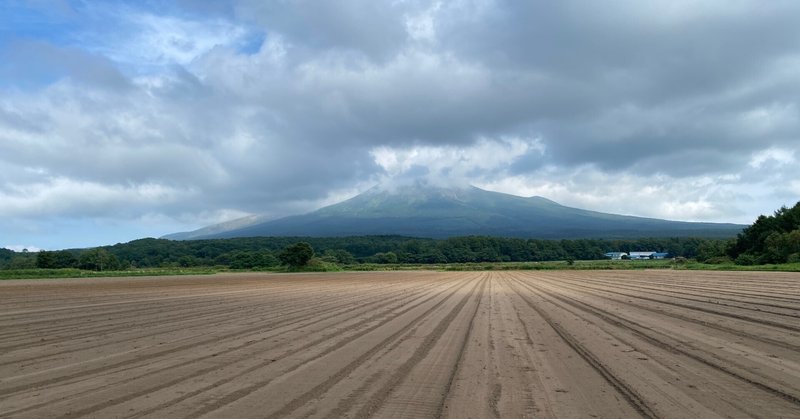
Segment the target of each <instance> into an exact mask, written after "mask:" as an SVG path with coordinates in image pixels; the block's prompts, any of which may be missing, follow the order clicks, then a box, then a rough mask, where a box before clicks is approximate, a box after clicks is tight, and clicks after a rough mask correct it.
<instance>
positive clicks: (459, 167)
mask: <svg viewBox="0 0 800 419" xmlns="http://www.w3.org/2000/svg"><path fill="white" fill-rule="evenodd" d="M544 153H545V146H544V145H543V144H542V142H541V140H540V139H539V138H519V137H510V138H502V139H488V138H483V139H480V140H478V141H477V142H476V143H474V144H472V145H470V146H461V147H456V146H413V147H407V148H398V147H386V146H382V147H376V148H374V149H372V151H370V154H371V155H372V157H373V158H374V160H375V163H376V164H377V165H378V166H380V167H381V168H382V169H383V170H384V172H385V174H386V176H387V178H385V179H383V182H390V181H391V180H392V179H398V178H404V177H408V176H412V177H424V178H426V179H427V180H428V182H429V183H430V184H434V185H448V184H465V183H469V182H470V181H472V179H475V178H480V177H482V176H487V175H492V176H497V174H498V173H505V171H506V168H507V167H508V166H509V165H510V164H512V163H514V162H515V161H516V160H517V159H519V158H520V157H523V156H526V155H529V154H536V155H539V156H542V155H544ZM420 169H424V172H423V173H419V170H420Z"/></svg>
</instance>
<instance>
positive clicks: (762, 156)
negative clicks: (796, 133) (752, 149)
mask: <svg viewBox="0 0 800 419" xmlns="http://www.w3.org/2000/svg"><path fill="white" fill-rule="evenodd" d="M794 153H795V152H794V150H788V149H782V148H776V147H772V148H768V149H766V150H761V151H759V152H756V153H754V154H753V156H752V157H751V158H750V162H749V163H748V164H749V165H750V167H753V168H755V169H761V168H762V167H764V165H765V164H770V165H772V168H774V167H775V166H785V165H790V164H794V163H797V160H796V159H795V157H794Z"/></svg>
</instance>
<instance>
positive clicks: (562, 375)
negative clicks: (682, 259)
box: [0, 271, 800, 418]
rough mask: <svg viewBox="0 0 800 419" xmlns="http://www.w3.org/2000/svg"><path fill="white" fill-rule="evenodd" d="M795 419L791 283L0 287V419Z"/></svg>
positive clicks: (227, 279)
mask: <svg viewBox="0 0 800 419" xmlns="http://www.w3.org/2000/svg"><path fill="white" fill-rule="evenodd" d="M82 416H86V417H102V418H111V417H119V418H130V417H133V418H137V417H153V418H165V417H181V418H184V417H200V416H207V417H221V418H243V417H328V418H340V417H372V416H374V417H440V416H441V417H453V418H468V417H472V418H491V417H604V418H605V417H626V418H627V417H676V418H677V417H685V418H700V417H702V418H713V417H769V418H779V417H787V418H788V417H800V275H798V274H788V273H786V274H784V273H733V272H685V271H645V272H632V271H631V272H628V271H623V272H616V271H597V272H595V271H553V272H467V273H462V272H459V273H440V272H385V273H337V274H306V275H299V274H294V275H274V274H235V275H216V276H202V277H161V278H114V279H91V280H74V279H72V280H42V281H3V282H0V417H24V418H28V417H82Z"/></svg>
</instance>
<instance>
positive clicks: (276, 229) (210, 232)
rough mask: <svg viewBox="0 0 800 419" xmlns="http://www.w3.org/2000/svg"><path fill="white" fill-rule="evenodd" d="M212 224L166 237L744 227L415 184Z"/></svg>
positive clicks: (710, 231)
mask: <svg viewBox="0 0 800 419" xmlns="http://www.w3.org/2000/svg"><path fill="white" fill-rule="evenodd" d="M234 224H235V223H234ZM214 227H218V226H209V227H205V228H204V229H200V230H195V232H188V233H176V234H173V235H169V236H165V238H173V239H179V240H180V239H189V238H191V239H208V238H231V237H253V236H309V237H338V236H358V235H403V236H411V237H429V238H447V237H455V236H470V235H481V236H499V237H520V238H545V239H576V238H611V239H613V238H633V237H680V236H682V237H709V238H711V237H718V238H722V237H734V236H735V235H736V234H737V233H739V232H740V231H741V230H742V229H743V228H744V227H745V226H744V225H737V224H729V223H705V222H686V221H669V220H661V219H656V218H647V217H637V216H630V215H617V214H608V213H602V212H597V211H591V210H584V209H580V208H573V207H567V206H564V205H561V204H559V203H557V202H555V201H552V200H549V199H547V198H543V197H539V196H532V197H521V196H516V195H510V194H504V193H501V192H493V191H486V190H483V189H480V188H477V187H475V186H468V187H459V188H442V187H435V186H427V185H421V184H418V183H417V184H413V185H406V186H399V187H396V188H383V187H379V186H376V187H373V188H371V189H369V190H367V191H366V192H364V193H362V194H359V195H356V196H355V197H352V198H350V199H347V200H344V201H342V202H339V203H337V204H333V205H329V206H326V207H323V208H320V209H318V210H316V211H312V212H309V213H306V214H300V215H293V216H288V217H283V218H279V219H275V220H269V221H263V222H258V220H256V222H253V223H250V224H247V225H238V226H236V227H234V228H229V229H224V228H217V229H215V228H214Z"/></svg>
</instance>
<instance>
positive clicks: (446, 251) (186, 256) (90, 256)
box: [0, 236, 728, 270]
mask: <svg viewBox="0 0 800 419" xmlns="http://www.w3.org/2000/svg"><path fill="white" fill-rule="evenodd" d="M297 243H307V244H308V246H309V248H310V249H311V252H312V256H313V257H314V258H315V259H316V260H318V261H321V262H325V263H335V264H339V265H351V264H357V263H387V264H388V263H413V264H442V263H465V262H535V261H551V260H596V259H603V258H604V254H605V253H607V252H611V251H620V252H631V251H637V250H651V251H657V252H665V253H669V254H670V256H673V257H677V256H680V257H685V258H698V259H708V258H712V257H718V256H719V254H720V249H722V251H723V252H724V250H725V249H726V248H727V247H726V246H728V242H727V241H724V240H718V239H702V238H643V239H630V240H627V239H620V240H604V239H578V240H540V239H517V238H502V237H484V236H469V237H454V238H449V239H424V238H410V237H403V236H356V237H326V238H318V237H251V238H234V239H214V240H186V241H173V240H166V239H153V238H147V239H140V240H134V241H131V242H128V243H120V244H116V245H113V246H104V247H98V248H92V249H73V250H60V251H41V252H12V251H10V250H7V249H2V250H0V268H5V269H26V268H44V269H47V268H79V269H86V270H119V269H130V268H155V267H200V266H221V267H228V268H232V269H254V268H271V267H275V266H279V265H292V263H290V262H289V260H288V259H286V257H287V256H286V252H287V250H288V249H290V248H291V247H292V246H294V245H296V244H297ZM723 254H724V253H723Z"/></svg>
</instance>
